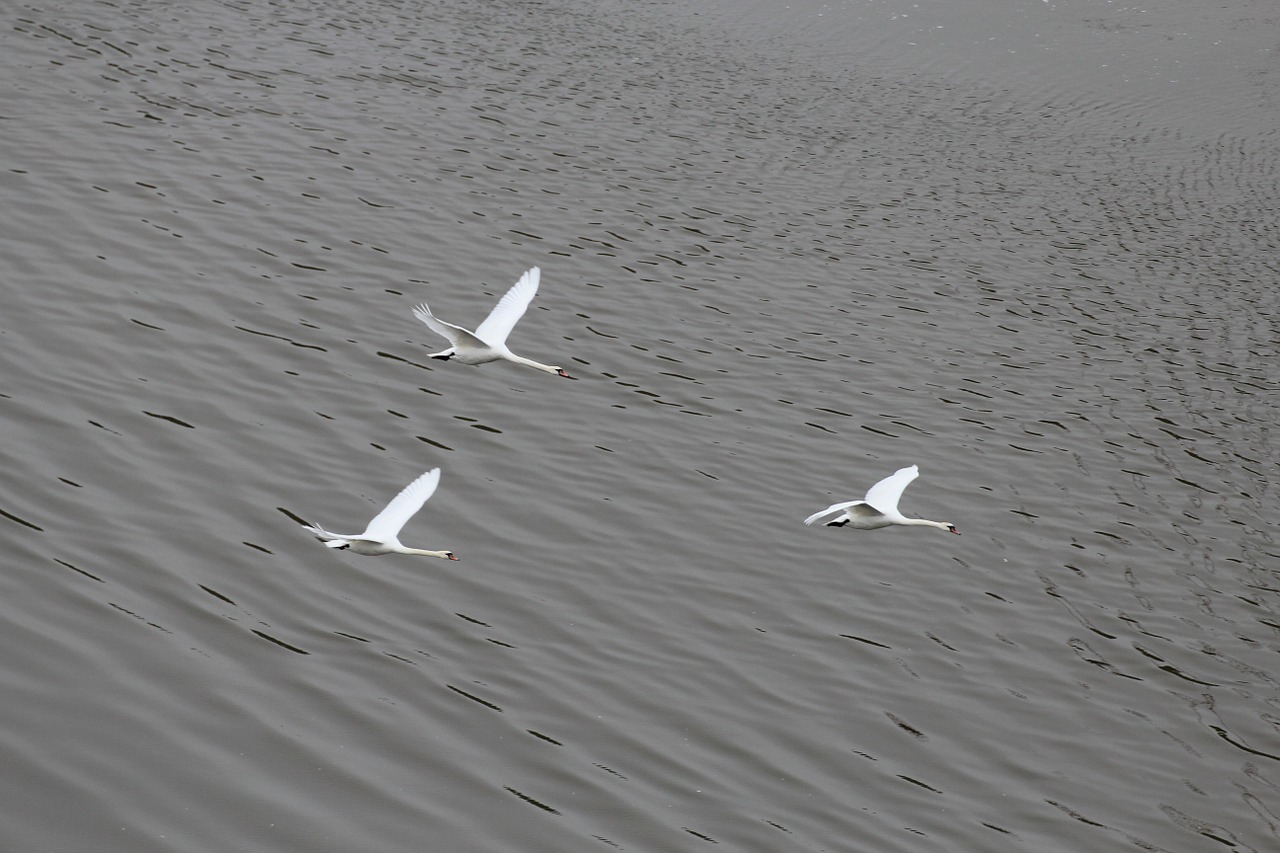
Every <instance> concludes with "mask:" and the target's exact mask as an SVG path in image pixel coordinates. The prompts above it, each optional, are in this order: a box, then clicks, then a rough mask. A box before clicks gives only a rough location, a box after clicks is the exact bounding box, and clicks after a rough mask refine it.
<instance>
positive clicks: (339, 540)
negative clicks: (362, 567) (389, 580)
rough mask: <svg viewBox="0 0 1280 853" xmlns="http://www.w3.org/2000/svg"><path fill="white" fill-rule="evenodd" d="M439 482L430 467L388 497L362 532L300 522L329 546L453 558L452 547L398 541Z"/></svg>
mask: <svg viewBox="0 0 1280 853" xmlns="http://www.w3.org/2000/svg"><path fill="white" fill-rule="evenodd" d="M439 484H440V469H439V468H432V469H431V470H430V471H428V472H427V473H425V474H423V475H422V476H421V477H419V478H418V479H416V480H414V481H413V482H412V483H410V484H409V485H407V486H405V487H404V488H403V489H402V490H401V491H400V494H398V495H396V496H395V497H394V498H392V499H391V503H389V504H387V506H386V508H385V509H384V510H382V512H380V513H378V514H377V515H375V516H374V517H373V520H372V521H370V522H369V526H368V527H366V528H365V529H364V533H350V534H346V533H330V532H329V531H328V530H325V529H324V528H323V527H320V526H319V525H310V524H307V525H303V527H304V528H305V529H307V530H310V531H311V532H312V533H314V534H315V535H316V538H317V539H319V540H320V541H321V542H323V543H324V544H325V545H326V546H328V547H330V548H338V549H344V548H350V549H351V550H352V551H354V552H355V553H357V554H364V555H366V556H369V557H381V556H382V555H383V554H417V555H419V556H422V557H441V558H442V559H446V560H456V559H458V557H457V556H456V555H455V554H454V553H453V552H452V551H426V550H423V549H422V548H408V547H406V546H404V545H401V544H400V539H399V535H400V528H402V527H404V525H405V522H406V521H408V520H409V519H410V518H412V517H413V514H414V513H416V512H417V511H418V510H420V509H422V505H423V504H424V503H426V502H427V498H429V497H431V495H432V494H433V493H434V492H435V490H436V486H437V485H439Z"/></svg>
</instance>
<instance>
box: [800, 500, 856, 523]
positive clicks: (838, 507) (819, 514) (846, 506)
mask: <svg viewBox="0 0 1280 853" xmlns="http://www.w3.org/2000/svg"><path fill="white" fill-rule="evenodd" d="M860 503H862V501H842V502H840V503H838V504H832V505H831V506H829V507H827V508H826V509H824V510H822V511H821V512H815V513H814V514H813V515H811V516H809V517H808V518H806V519H805V520H804V523H805V524H813V523H814V522H815V521H817V520H818V519H820V518H823V517H824V516H828V515H831V514H832V513H833V512H839V511H840V510H842V509H849V507H852V506H856V505H858V504H860Z"/></svg>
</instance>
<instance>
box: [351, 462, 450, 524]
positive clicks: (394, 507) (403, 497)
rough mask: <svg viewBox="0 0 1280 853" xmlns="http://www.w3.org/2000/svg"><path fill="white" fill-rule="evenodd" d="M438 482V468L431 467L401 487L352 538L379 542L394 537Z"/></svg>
mask: <svg viewBox="0 0 1280 853" xmlns="http://www.w3.org/2000/svg"><path fill="white" fill-rule="evenodd" d="M439 484H440V469H439V468H432V469H431V470H430V471H428V472H427V473H425V474H423V475H422V476H421V477H419V478H418V479H416V480H414V481H413V482H412V483H410V484H409V485H407V486H405V487H404V488H403V489H401V490H400V494H398V495H396V496H395V497H394V498H392V499H391V503H389V504H387V506H386V509H384V510H383V511H382V512H380V513H378V514H377V515H375V516H374V517H373V520H372V521H370V522H369V526H368V527H366V528H365V531H364V533H361V534H360V536H359V537H353V538H359V539H374V540H377V541H381V542H386V541H389V540H391V539H395V538H396V536H397V535H398V534H399V533H400V528H402V527H404V523H405V522H406V521H408V520H409V519H410V518H412V517H413V514H414V513H415V512H417V511H418V510H420V509H422V505H423V504H424V503H426V502H427V498H429V497H431V495H432V494H434V493H435V490H436V486H438V485H439Z"/></svg>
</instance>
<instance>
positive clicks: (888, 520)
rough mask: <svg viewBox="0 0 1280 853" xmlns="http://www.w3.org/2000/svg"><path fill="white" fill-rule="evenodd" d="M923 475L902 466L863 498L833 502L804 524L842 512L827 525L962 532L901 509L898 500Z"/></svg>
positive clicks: (943, 523)
mask: <svg viewBox="0 0 1280 853" xmlns="http://www.w3.org/2000/svg"><path fill="white" fill-rule="evenodd" d="M919 476H920V468H919V467H918V466H916V465H912V466H911V467H909V468H899V469H898V470H897V471H895V472H893V474H891V475H890V476H888V477H885V478H884V479H883V480H881V481H880V482H878V483H876V484H875V485H874V486H872V487H871V488H870V489H868V490H867V496H866V497H865V498H863V499H862V500H860V501H842V502H841V503H838V504H832V505H831V506H829V507H827V508H826V509H824V510H822V511H821V512H815V513H814V514H813V515H811V516H809V517H808V518H806V519H805V520H804V523H805V524H813V523H814V522H815V521H817V520H819V519H820V518H823V517H825V516H828V515H831V514H832V513H836V512H839V513H840V515H838V516H836V517H835V518H833V519H832V520H831V521H828V522H826V525H827V526H828V527H844V526H845V525H846V524H847V525H849V526H850V527H853V528H856V529H858V530H875V529H877V528H880V527H891V526H893V525H895V524H900V525H903V526H917V527H937V528H940V529H942V530H946V531H948V532H950V533H955V534H956V535H959V534H960V531H959V530H956V526H955V525H954V524H952V523H951V522H949V521H930V520H929V519H927V518H907V517H906V516H905V515H903V514H902V513H900V512H898V500H899V499H900V498H901V497H902V493H903V492H904V491H905V490H906V488H907V485H908V484H910V482H911V481H912V480H914V479H915V478H916V477H919Z"/></svg>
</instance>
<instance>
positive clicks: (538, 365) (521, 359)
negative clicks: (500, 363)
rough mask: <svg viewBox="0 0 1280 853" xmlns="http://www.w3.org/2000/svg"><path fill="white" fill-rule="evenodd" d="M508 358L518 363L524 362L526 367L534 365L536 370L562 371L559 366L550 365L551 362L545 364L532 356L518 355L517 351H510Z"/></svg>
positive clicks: (547, 371)
mask: <svg viewBox="0 0 1280 853" xmlns="http://www.w3.org/2000/svg"><path fill="white" fill-rule="evenodd" d="M507 359H508V360H510V361H514V362H515V363H516V364H523V365H525V366H526V367H532V368H534V369H535V370H542V371H545V372H546V373H559V372H560V368H558V367H555V366H553V365H550V364H543V363H542V362H540V361H534V360H533V359H531V358H525V357H524V356H522V355H516V354H515V353H510V354H508V355H507Z"/></svg>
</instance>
